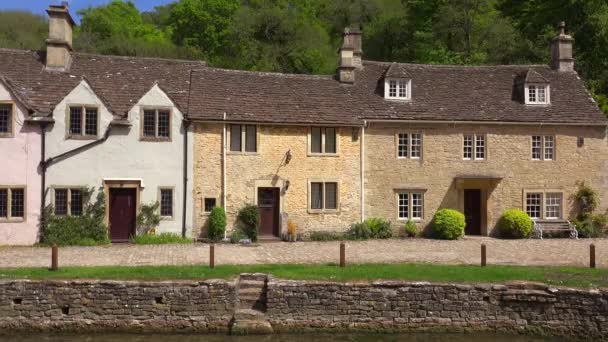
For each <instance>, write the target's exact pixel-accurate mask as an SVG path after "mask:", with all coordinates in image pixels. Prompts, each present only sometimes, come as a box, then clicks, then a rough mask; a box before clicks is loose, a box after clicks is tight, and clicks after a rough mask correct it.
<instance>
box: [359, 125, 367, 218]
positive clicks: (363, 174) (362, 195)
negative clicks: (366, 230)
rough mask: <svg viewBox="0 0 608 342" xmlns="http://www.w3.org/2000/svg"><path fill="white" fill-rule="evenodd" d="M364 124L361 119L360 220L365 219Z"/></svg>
mask: <svg viewBox="0 0 608 342" xmlns="http://www.w3.org/2000/svg"><path fill="white" fill-rule="evenodd" d="M365 126H367V121H365V120H363V127H361V152H360V154H361V157H360V159H361V166H360V169H361V170H360V172H361V175H360V179H361V189H360V192H361V222H363V221H365Z"/></svg>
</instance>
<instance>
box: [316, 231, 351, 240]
mask: <svg viewBox="0 0 608 342" xmlns="http://www.w3.org/2000/svg"><path fill="white" fill-rule="evenodd" d="M308 238H309V239H310V240H311V241H338V240H342V239H344V235H342V234H340V233H336V232H327V231H322V230H321V231H313V232H310V235H309V236H308Z"/></svg>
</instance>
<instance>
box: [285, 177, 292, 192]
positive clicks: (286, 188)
mask: <svg viewBox="0 0 608 342" xmlns="http://www.w3.org/2000/svg"><path fill="white" fill-rule="evenodd" d="M289 184H291V182H290V181H289V180H286V181H285V191H287V190H288V189H289Z"/></svg>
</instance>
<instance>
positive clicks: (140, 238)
mask: <svg viewBox="0 0 608 342" xmlns="http://www.w3.org/2000/svg"><path fill="white" fill-rule="evenodd" d="M129 242H131V243H134V244H136V245H165V244H170V243H175V244H188V243H192V239H189V238H183V237H181V235H179V234H175V233H161V234H156V235H151V234H144V235H137V236H133V237H131V238H130V239H129Z"/></svg>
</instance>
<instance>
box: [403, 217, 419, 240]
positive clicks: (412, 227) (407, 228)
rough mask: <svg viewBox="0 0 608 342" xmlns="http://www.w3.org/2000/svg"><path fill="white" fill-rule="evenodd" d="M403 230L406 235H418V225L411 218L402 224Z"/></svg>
mask: <svg viewBox="0 0 608 342" xmlns="http://www.w3.org/2000/svg"><path fill="white" fill-rule="evenodd" d="M403 231H404V233H405V236H407V237H416V235H418V227H416V224H415V223H414V221H412V220H407V222H405V225H404V226H403Z"/></svg>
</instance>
